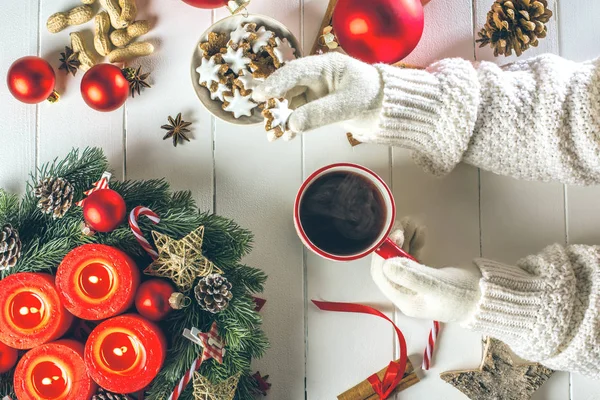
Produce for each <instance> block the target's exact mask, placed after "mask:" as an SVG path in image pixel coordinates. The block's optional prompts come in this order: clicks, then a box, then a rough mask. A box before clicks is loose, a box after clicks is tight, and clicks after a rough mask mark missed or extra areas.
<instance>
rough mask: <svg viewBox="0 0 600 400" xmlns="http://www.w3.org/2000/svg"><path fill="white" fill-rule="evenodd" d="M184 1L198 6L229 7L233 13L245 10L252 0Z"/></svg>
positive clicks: (208, 7) (209, 7) (210, 7)
mask: <svg viewBox="0 0 600 400" xmlns="http://www.w3.org/2000/svg"><path fill="white" fill-rule="evenodd" d="M183 2H184V3H186V4H189V5H190V6H194V7H197V8H207V9H213V8H219V7H227V8H228V9H229V11H231V13H232V14H235V13H237V12H240V11H241V10H243V9H244V8H245V7H246V6H247V5H248V4H249V3H250V0H183Z"/></svg>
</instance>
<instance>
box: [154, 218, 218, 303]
mask: <svg viewBox="0 0 600 400" xmlns="http://www.w3.org/2000/svg"><path fill="white" fill-rule="evenodd" d="M152 237H153V238H154V244H155V246H156V248H157V250H158V258H157V259H156V260H154V262H152V264H150V265H149V266H148V268H146V270H145V271H144V273H146V274H148V275H153V276H159V277H162V278H169V279H171V280H172V281H173V283H174V284H175V285H176V286H177V288H178V289H179V290H180V291H181V292H183V293H187V292H189V291H190V290H191V289H192V287H193V284H194V281H195V280H196V278H198V277H201V276H206V275H209V274H211V273H213V272H218V273H221V274H222V273H223V271H221V270H220V269H219V268H217V267H216V266H215V265H214V264H213V263H212V262H210V261H209V260H208V259H207V258H206V257H204V255H203V254H202V241H203V239H204V226H201V227H199V228H197V229H196V230H194V231H192V232H190V233H189V234H188V235H187V236H185V237H184V238H183V239H180V240H176V239H173V238H171V237H169V236H167V235H165V234H162V233H159V232H156V231H152Z"/></svg>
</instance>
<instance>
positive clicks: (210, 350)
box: [169, 322, 225, 400]
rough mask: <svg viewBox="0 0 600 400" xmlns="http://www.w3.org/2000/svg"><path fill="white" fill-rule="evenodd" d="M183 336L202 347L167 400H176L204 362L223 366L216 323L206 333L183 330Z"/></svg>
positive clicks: (222, 349) (223, 345) (221, 349)
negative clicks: (212, 362)
mask: <svg viewBox="0 0 600 400" xmlns="http://www.w3.org/2000/svg"><path fill="white" fill-rule="evenodd" d="M183 336H184V337H185V338H186V339H189V340H191V341H192V342H194V343H196V344H198V345H200V346H201V347H202V353H201V354H200V356H199V357H198V358H196V359H195V360H194V362H193V363H192V366H191V367H190V369H189V370H188V371H187V372H186V374H185V375H184V376H183V378H181V380H180V381H179V384H178V385H177V386H176V387H175V389H174V390H173V393H171V395H170V396H169V400H177V399H178V398H179V395H181V392H183V389H185V387H186V386H187V385H188V384H189V383H190V381H191V380H192V379H193V378H194V372H195V371H196V370H197V369H198V368H200V365H202V363H203V362H204V361H206V360H210V359H211V358H212V359H214V360H215V361H216V362H218V363H220V364H223V357H224V356H225V342H224V341H223V339H222V338H221V337H220V336H219V332H218V328H217V323H216V322H213V323H212V325H211V327H210V330H209V331H208V332H206V333H205V332H201V331H199V330H198V329H197V328H192V329H191V330H189V329H185V330H184V331H183Z"/></svg>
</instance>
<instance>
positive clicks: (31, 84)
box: [6, 56, 58, 104]
mask: <svg viewBox="0 0 600 400" xmlns="http://www.w3.org/2000/svg"><path fill="white" fill-rule="evenodd" d="M6 83H7V84H8V90H10V93H11V94H12V95H13V96H14V97H15V98H16V99H17V100H19V101H22V102H23V103H27V104H36V103H41V102H42V101H44V100H49V101H51V102H55V101H56V100H58V93H56V92H55V91H54V85H55V84H56V76H55V75H54V70H53V69H52V66H50V64H49V63H48V61H46V60H44V59H43V58H40V57H34V56H28V57H23V58H19V59H18V60H17V61H15V62H14V63H13V64H12V65H11V66H10V68H9V69H8V75H7V77H6Z"/></svg>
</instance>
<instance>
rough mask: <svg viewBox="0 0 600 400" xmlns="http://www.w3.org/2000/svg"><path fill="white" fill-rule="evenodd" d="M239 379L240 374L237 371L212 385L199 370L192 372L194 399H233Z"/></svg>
mask: <svg viewBox="0 0 600 400" xmlns="http://www.w3.org/2000/svg"><path fill="white" fill-rule="evenodd" d="M239 380H240V374H239V373H237V374H235V375H233V376H231V377H229V378H228V379H226V380H224V381H223V382H221V383H219V384H216V385H213V384H212V383H211V382H210V381H209V380H208V379H206V378H205V377H204V376H202V375H200V373H199V372H194V399H195V400H233V398H234V397H235V392H236V390H237V386H238V382H239Z"/></svg>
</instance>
